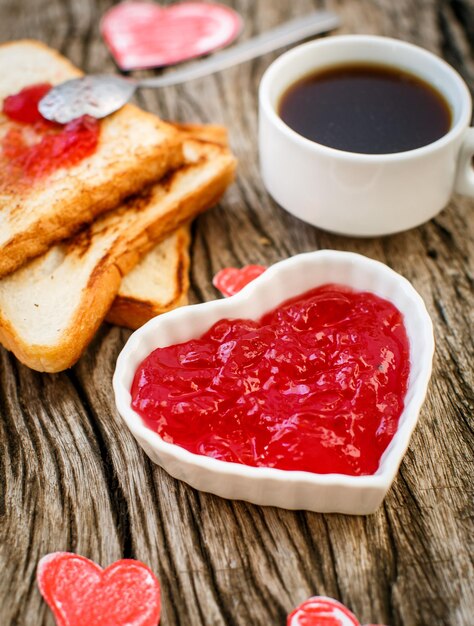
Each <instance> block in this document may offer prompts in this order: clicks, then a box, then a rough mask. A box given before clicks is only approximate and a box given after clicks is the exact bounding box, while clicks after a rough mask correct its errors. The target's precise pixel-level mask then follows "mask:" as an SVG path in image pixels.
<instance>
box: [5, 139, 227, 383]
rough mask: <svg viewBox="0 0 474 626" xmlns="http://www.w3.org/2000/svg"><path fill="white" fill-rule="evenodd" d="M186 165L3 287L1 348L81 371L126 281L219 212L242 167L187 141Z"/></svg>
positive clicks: (33, 362)
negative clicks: (151, 254) (159, 248)
mask: <svg viewBox="0 0 474 626" xmlns="http://www.w3.org/2000/svg"><path fill="white" fill-rule="evenodd" d="M184 154H185V159H186V162H185V165H184V166H182V167H181V168H180V169H178V170H176V171H175V172H173V173H172V174H169V175H167V176H166V177H165V179H164V180H162V181H160V182H159V183H157V184H155V185H153V186H152V187H151V188H149V189H148V190H146V191H145V192H144V193H143V194H141V195H139V196H137V197H135V198H132V199H130V200H129V201H128V202H127V203H126V204H124V205H122V206H120V207H119V208H118V209H115V210H113V211H110V212H108V213H107V214H105V215H103V216H101V217H99V218H97V219H96V220H95V221H94V222H93V223H92V224H91V225H90V226H89V227H88V228H86V229H85V230H83V231H82V232H80V233H79V234H77V235H76V236H75V237H73V238H72V239H70V240H69V241H67V242H66V243H63V244H61V245H56V246H54V247H53V248H51V249H50V250H48V252H47V253H45V254H44V255H42V256H41V257H39V258H37V259H34V260H33V261H31V262H30V263H28V264H27V265H26V266H24V267H22V268H20V269H19V270H17V271H16V272H15V273H14V274H12V275H10V276H6V277H4V278H3V279H2V280H0V341H1V342H2V343H3V345H4V346H5V347H7V348H8V349H10V350H12V351H13V352H14V353H15V355H16V356H17V357H18V358H19V360H20V361H22V362H23V363H25V364H26V365H28V366H29V367H31V368H33V369H36V370H39V371H48V372H57V371H60V370H63V369H66V368H67V367H70V366H71V365H73V364H74V363H75V362H76V361H77V359H78V358H79V357H80V355H81V353H82V351H83V350H84V348H85V347H86V346H87V344H88V343H89V341H90V340H91V338H92V336H93V334H94V333H95V331H96V330H97V328H98V326H99V325H100V323H101V322H102V320H103V319H104V318H105V316H106V314H107V312H108V310H109V308H110V306H111V304H112V302H113V300H114V298H115V296H116V294H117V292H118V290H119V287H120V281H121V279H122V276H124V275H125V274H126V273H127V272H129V271H131V269H132V268H133V267H134V266H135V265H136V264H137V263H138V261H139V260H140V258H141V257H143V255H144V254H145V253H146V252H148V251H149V250H150V249H151V248H152V247H153V246H154V245H155V244H156V243H158V242H160V241H162V240H163V239H164V238H166V236H167V235H169V234H170V233H171V232H173V231H174V230H176V229H177V228H178V227H179V226H180V225H182V224H184V223H185V222H188V221H189V220H190V219H192V218H193V217H194V216H195V215H197V214H198V213H200V212H201V211H203V210H205V209H207V208H208V207H210V206H211V205H213V204H214V203H215V202H217V200H218V199H219V198H220V196H221V195H222V194H223V192H224V191H225V189H226V187H227V186H228V185H229V183H230V182H231V181H232V180H233V178H234V170H235V159H234V158H233V156H232V155H231V154H230V152H229V151H228V150H227V149H226V148H224V147H222V146H218V145H216V144H211V143H206V142H202V141H193V140H187V141H185V143H184Z"/></svg>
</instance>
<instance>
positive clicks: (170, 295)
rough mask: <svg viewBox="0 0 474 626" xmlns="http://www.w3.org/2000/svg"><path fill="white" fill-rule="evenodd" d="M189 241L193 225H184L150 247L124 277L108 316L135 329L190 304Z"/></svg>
mask: <svg viewBox="0 0 474 626" xmlns="http://www.w3.org/2000/svg"><path fill="white" fill-rule="evenodd" d="M189 243H190V235H189V227H188V226H183V227H182V228H179V229H178V230H177V231H176V232H174V233H172V234H171V235H170V236H169V237H167V238H166V239H165V240H164V241H162V242H161V243H159V244H158V245H157V246H155V247H154V248H153V249H152V250H150V252H148V253H147V254H146V255H145V256H144V257H143V258H142V259H141V261H140V262H139V263H138V265H136V266H135V267H134V268H133V269H132V271H131V272H129V273H128V274H126V275H125V276H124V277H123V278H122V282H121V283H120V288H119V291H118V293H117V295H116V297H115V300H114V301H113V304H112V306H111V308H110V311H109V312H108V313H107V317H106V320H107V321H108V322H111V323H112V324H117V325H119V326H125V327H127V328H131V329H133V330H134V329H135V328H139V327H140V326H142V325H143V324H144V323H145V322H148V320H150V319H151V318H152V317H155V315H160V314H161V313H166V311H171V310H172V309H175V308H176V307H178V306H182V305H183V304H187V301H188V287H189Z"/></svg>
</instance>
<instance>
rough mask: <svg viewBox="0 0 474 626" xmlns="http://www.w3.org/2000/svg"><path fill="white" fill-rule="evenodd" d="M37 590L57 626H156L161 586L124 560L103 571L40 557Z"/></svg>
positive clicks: (85, 562) (79, 560)
mask: <svg viewBox="0 0 474 626" xmlns="http://www.w3.org/2000/svg"><path fill="white" fill-rule="evenodd" d="M37 580H38V587H39V590H40V592H41V595H42V596H43V598H44V599H45V600H46V602H47V603H48V605H49V606H50V608H51V610H52V611H53V614H54V617H55V618H56V623H57V626H86V625H87V626H157V624H158V622H159V620H160V609H161V602H160V584H159V582H158V580H157V579H156V577H155V575H154V574H153V572H152V571H151V570H150V569H149V568H148V567H147V566H146V565H144V564H143V563H140V561H134V560H132V559H123V560H122V561H117V562H116V563H113V564H112V565H110V567H107V568H106V569H102V568H101V567H99V566H98V565H97V564H96V563H94V562H93V561H89V559H86V558H85V557H83V556H79V555H77V554H71V553H69V552H53V553H52V554H48V555H47V556H45V557H43V558H42V559H41V561H40V562H39V565H38V571H37Z"/></svg>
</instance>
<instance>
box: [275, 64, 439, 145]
mask: <svg viewBox="0 0 474 626" xmlns="http://www.w3.org/2000/svg"><path fill="white" fill-rule="evenodd" d="M279 115H280V117H281V118H282V120H283V121H284V122H286V123H287V124H288V126H290V128H292V129H293V130H295V131H296V132H297V133H299V134H300V135H303V137H307V138H308V139H311V140H312V141H316V142H317V143H321V144H323V145H325V146H330V147H331V148H337V149H339V150H346V151H348V152H359V153H366V154H389V153H393V152H405V151H406V150H413V149H415V148H420V147H421V146H426V145H427V144H429V143H432V142H433V141H436V140H437V139H439V138H440V137H442V136H443V135H445V134H446V133H447V132H448V130H449V128H450V126H451V111H450V108H449V106H448V104H447V102H446V101H445V100H444V98H443V97H442V96H441V94H439V93H438V92H437V91H436V90H435V89H434V87H432V86H431V85H429V84H428V83H426V82H424V81H423V80H421V79H420V78H417V77H416V76H413V75H412V74H408V73H406V72H403V71H401V70H398V69H396V68H391V67H388V66H383V65H369V64H354V65H343V66H335V67H332V68H328V69H325V70H322V71H318V72H315V73H314V74H311V75H309V76H306V77H305V78H303V79H301V80H300V81H298V82H296V83H295V84H294V85H292V86H291V87H290V88H289V89H288V90H287V91H286V92H285V93H284V95H283V96H282V98H281V101H280V105H279Z"/></svg>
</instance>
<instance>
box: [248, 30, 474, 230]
mask: <svg viewBox="0 0 474 626" xmlns="http://www.w3.org/2000/svg"><path fill="white" fill-rule="evenodd" d="M354 62H363V63H367V62H368V63H377V64H382V65H389V66H392V67H397V68H400V69H402V70H405V71H408V72H410V73H412V74H415V75H416V76H418V77H420V78H422V79H424V80H425V81H426V82H428V83H430V84H431V85H432V86H433V87H435V88H436V89H437V90H438V91H439V92H440V93H441V94H442V95H443V96H444V98H445V99H446V101H447V102H448V104H449V106H450V108H451V111H452V124H451V128H450V130H449V131H448V132H447V133H446V134H445V135H444V136H443V137H441V138H440V139H438V140H437V141H434V142H433V143H430V144H428V145H426V146H423V147H421V148H416V149H415V150H409V151H407V152H397V153H395V154H360V153H354V152H345V151H342V150H336V149H334V148H329V147H327V146H323V145H321V144H318V143H316V142H314V141H311V140H309V139H306V138H305V137H303V136H301V135H299V134H298V133H296V132H295V131H294V130H292V129H291V128H290V127H289V126H287V124H285V122H283V120H282V119H281V118H280V117H279V115H278V104H279V101H280V98H281V96H282V95H283V94H284V93H285V91H286V90H287V88H288V87H290V85H292V84H294V83H295V82H296V81H298V80H299V79H300V78H302V77H304V76H306V75H308V74H311V73H312V72H314V71H317V70H318V69H319V68H327V67H331V66H334V65H341V64H344V63H354ZM259 103H260V107H259V108H260V112H259V148H260V164H261V171H262V176H263V181H264V183H265V186H266V188H267V189H268V191H269V192H270V194H271V195H272V196H273V198H274V199H275V200H276V201H277V202H278V203H279V204H280V205H281V206H282V207H283V208H285V209H286V210H287V211H289V212H290V213H292V214H293V215H296V216H297V217H299V218H300V219H302V220H304V221H305V222H309V223H310V224H313V225H315V226H318V227H320V228H323V229H325V230H329V231H332V232H335V233H340V234H344V235H356V236H375V235H388V234H391V233H396V232H399V231H402V230H406V229H408V228H413V227H415V226H418V225H419V224H422V223H423V222H426V221H427V220H429V219H431V218H432V217H434V216H435V215H436V214H437V213H439V211H441V209H442V208H443V207H445V206H446V204H447V203H448V201H449V199H450V197H451V195H452V193H453V191H457V192H459V193H462V194H465V195H469V196H474V169H473V167H472V163H471V161H472V158H473V154H474V128H470V127H469V124H470V120H471V112H472V101H471V96H470V93H469V90H468V88H467V86H466V84H465V83H464V81H463V80H462V78H461V77H460V76H459V74H458V73H457V72H456V71H455V70H454V69H453V68H452V67H451V66H450V65H448V64H447V63H445V61H443V60H442V59H440V58H439V57H437V56H435V55H434V54H431V53H430V52H428V51H426V50H423V49H422V48H419V47H418V46H414V45H412V44H409V43H406V42H403V41H399V40H397V39H389V38H387V37H375V36H369V35H347V36H346V35H344V36H339V37H330V38H328V39H323V40H318V41H312V42H310V43H307V44H303V45H301V46H298V47H296V48H293V49H292V50H290V51H289V52H287V53H285V54H283V55H282V56H280V57H279V58H278V59H277V60H276V61H275V62H274V63H272V64H271V65H270V67H269V68H268V69H267V71H266V72H265V74H264V76H263V78H262V81H261V83H260V91H259Z"/></svg>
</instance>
